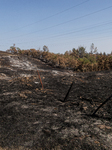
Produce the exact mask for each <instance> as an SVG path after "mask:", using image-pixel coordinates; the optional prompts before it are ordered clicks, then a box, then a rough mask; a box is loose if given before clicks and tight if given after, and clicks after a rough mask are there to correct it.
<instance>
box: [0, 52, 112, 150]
mask: <svg viewBox="0 0 112 150" xmlns="http://www.w3.org/2000/svg"><path fill="white" fill-rule="evenodd" d="M0 65H1V67H0V147H1V149H3V150H6V149H21V150H25V149H27V150H28V149H29V150H31V149H32V150H38V149H40V150H41V149H46V150H47V149H48V150H50V149H52V150H53V149H57V150H68V149H69V150H74V149H75V150H89V149H91V150H111V149H112V107H111V106H112V101H108V103H106V104H105V105H104V106H103V107H102V108H101V109H100V110H99V111H98V112H97V115H96V116H94V117H92V116H91V114H92V113H93V112H94V110H95V109H96V108H97V107H98V106H99V105H100V104H101V103H102V102H103V101H104V100H105V99H106V98H108V97H109V96H110V95H111V94H112V93H111V89H112V84H110V83H111V82H112V77H111V75H112V71H102V72H91V73H74V72H72V71H66V70H56V69H55V70H54V69H53V68H52V67H49V66H47V65H46V64H45V63H42V62H41V61H39V60H37V59H32V58H28V57H21V56H18V55H10V54H3V53H0ZM37 70H39V73H40V76H41V79H42V82H43V86H44V89H42V88H41V84H40V80H39V77H38V74H37ZM72 81H74V84H73V86H72V89H71V91H70V93H69V97H68V99H67V101H66V102H62V101H63V100H64V97H65V95H66V93H67V91H68V89H69V87H70V85H71V82H72Z"/></svg>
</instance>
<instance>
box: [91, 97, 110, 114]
mask: <svg viewBox="0 0 112 150" xmlns="http://www.w3.org/2000/svg"><path fill="white" fill-rule="evenodd" d="M111 97H112V95H111V96H110V97H108V98H107V99H106V100H105V101H104V102H103V103H102V104H101V105H100V106H99V107H98V108H97V109H96V110H95V111H94V113H93V114H92V116H95V114H96V112H97V111H98V110H99V109H100V108H101V107H102V106H103V105H104V104H106V103H107V102H108V101H109V100H110V99H111Z"/></svg>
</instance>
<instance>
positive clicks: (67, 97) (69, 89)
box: [63, 82, 74, 102]
mask: <svg viewBox="0 0 112 150" xmlns="http://www.w3.org/2000/svg"><path fill="white" fill-rule="evenodd" d="M73 83H74V82H72V84H71V85H70V88H69V90H68V92H67V94H66V96H65V98H64V101H63V102H65V101H66V100H67V98H68V95H69V93H70V90H71V88H72V86H73Z"/></svg>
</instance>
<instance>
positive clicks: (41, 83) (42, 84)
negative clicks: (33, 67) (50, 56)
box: [37, 70, 44, 88]
mask: <svg viewBox="0 0 112 150" xmlns="http://www.w3.org/2000/svg"><path fill="white" fill-rule="evenodd" d="M37 73H38V76H39V79H40V83H41V85H42V88H44V87H43V84H42V80H41V77H40V74H39V71H38V70H37Z"/></svg>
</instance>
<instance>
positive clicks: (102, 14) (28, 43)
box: [0, 0, 112, 53]
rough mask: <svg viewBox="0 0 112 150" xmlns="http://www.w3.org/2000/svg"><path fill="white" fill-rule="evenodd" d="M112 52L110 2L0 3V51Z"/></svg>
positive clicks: (28, 0) (0, 0) (34, 0)
mask: <svg viewBox="0 0 112 150" xmlns="http://www.w3.org/2000/svg"><path fill="white" fill-rule="evenodd" d="M92 43H94V45H95V47H97V48H98V52H106V53H110V52H111V51H112V0H0V50H3V51H5V50H7V49H9V48H10V46H12V45H13V44H15V46H16V47H19V48H20V49H30V48H35V49H39V48H40V49H41V50H42V48H43V46H44V45H46V46H48V48H49V51H50V52H54V53H64V52H65V51H67V50H72V49H73V48H78V47H79V46H84V47H86V51H87V52H89V51H90V46H91V44H92Z"/></svg>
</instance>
